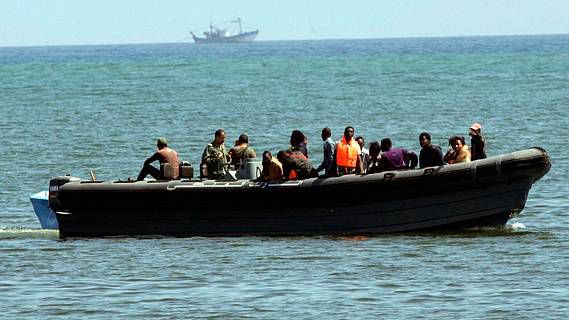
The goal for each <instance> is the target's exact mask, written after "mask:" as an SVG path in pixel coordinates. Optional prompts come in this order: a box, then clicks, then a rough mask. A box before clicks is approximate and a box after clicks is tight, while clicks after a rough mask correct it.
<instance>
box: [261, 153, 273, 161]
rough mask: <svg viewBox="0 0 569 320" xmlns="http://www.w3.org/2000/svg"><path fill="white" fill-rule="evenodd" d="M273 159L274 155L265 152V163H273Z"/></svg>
mask: <svg viewBox="0 0 569 320" xmlns="http://www.w3.org/2000/svg"><path fill="white" fill-rule="evenodd" d="M272 159H273V155H272V154H271V152H270V151H265V152H263V162H271V160H272Z"/></svg>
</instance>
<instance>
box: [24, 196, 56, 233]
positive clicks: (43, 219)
mask: <svg viewBox="0 0 569 320" xmlns="http://www.w3.org/2000/svg"><path fill="white" fill-rule="evenodd" d="M30 201H31V202H32V207H33V208H34V212H35V213H36V216H37V217H38V220H39V222H40V225H41V227H42V229H53V230H57V229H59V225H58V223H57V218H56V216H55V212H53V210H51V208H50V207H49V201H48V192H47V191H41V192H38V193H35V194H33V195H31V196H30Z"/></svg>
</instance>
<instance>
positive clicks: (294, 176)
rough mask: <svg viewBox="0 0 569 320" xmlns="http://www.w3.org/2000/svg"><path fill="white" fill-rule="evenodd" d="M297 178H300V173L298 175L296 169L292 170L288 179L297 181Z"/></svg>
mask: <svg viewBox="0 0 569 320" xmlns="http://www.w3.org/2000/svg"><path fill="white" fill-rule="evenodd" d="M296 178H298V173H296V170H294V169H292V170H290V173H289V174H288V179H289V180H296Z"/></svg>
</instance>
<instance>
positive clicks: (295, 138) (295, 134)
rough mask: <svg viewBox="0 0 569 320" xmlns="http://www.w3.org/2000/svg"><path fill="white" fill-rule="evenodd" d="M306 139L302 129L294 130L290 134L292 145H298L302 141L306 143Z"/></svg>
mask: <svg viewBox="0 0 569 320" xmlns="http://www.w3.org/2000/svg"><path fill="white" fill-rule="evenodd" d="M305 140H306V137H305V136H304V133H302V131H300V130H293V131H292V133H291V135H290V145H291V146H297V145H299V144H301V143H304V142H305Z"/></svg>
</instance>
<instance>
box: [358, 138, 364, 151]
mask: <svg viewBox="0 0 569 320" xmlns="http://www.w3.org/2000/svg"><path fill="white" fill-rule="evenodd" d="M356 142H357V143H358V144H359V145H360V148H361V149H363V148H364V145H365V140H364V137H362V136H357V137H356Z"/></svg>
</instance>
